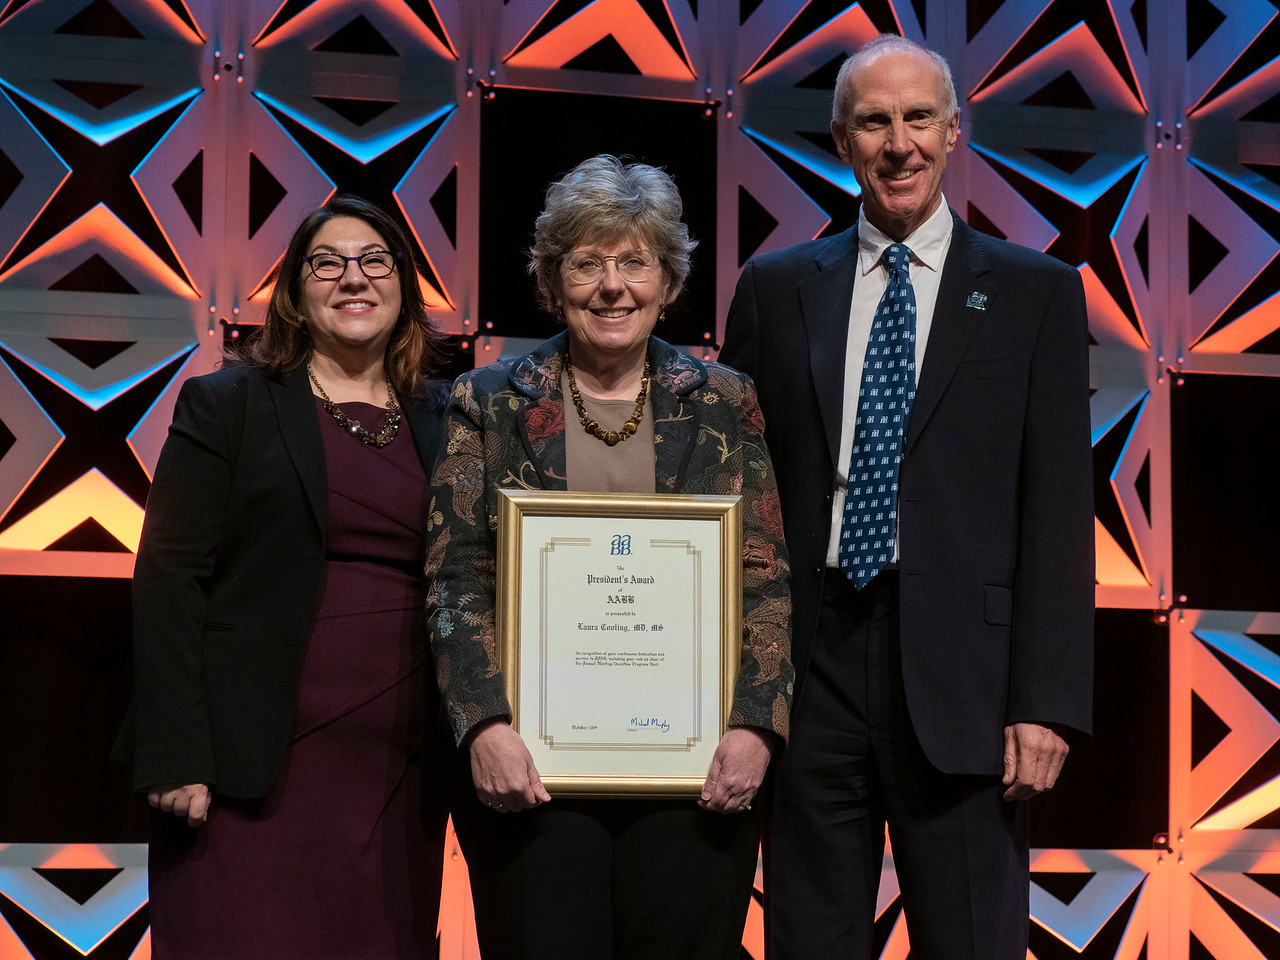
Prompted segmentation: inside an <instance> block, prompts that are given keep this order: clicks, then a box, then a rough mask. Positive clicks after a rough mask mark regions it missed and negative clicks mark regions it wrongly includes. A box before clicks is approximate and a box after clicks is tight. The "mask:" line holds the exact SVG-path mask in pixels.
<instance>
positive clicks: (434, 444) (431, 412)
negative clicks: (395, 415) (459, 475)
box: [400, 397, 444, 478]
mask: <svg viewBox="0 0 1280 960" xmlns="http://www.w3.org/2000/svg"><path fill="white" fill-rule="evenodd" d="M400 409H401V410H403V411H404V419H405V421H406V422H407V423H408V424H409V430H410V431H411V432H412V434H413V445H414V448H415V449H416V450H417V451H418V459H419V460H421V461H422V469H424V470H425V471H426V472H427V477H428V478H430V476H431V471H432V470H434V469H435V465H436V457H437V456H438V455H439V453H440V445H441V443H443V442H444V418H443V417H440V416H437V415H436V414H435V408H434V404H433V402H432V400H431V398H430V397H418V398H410V399H409V400H405V401H402V402H401V404H400Z"/></svg>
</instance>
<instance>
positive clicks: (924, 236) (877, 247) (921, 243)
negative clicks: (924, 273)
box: [858, 197, 952, 277]
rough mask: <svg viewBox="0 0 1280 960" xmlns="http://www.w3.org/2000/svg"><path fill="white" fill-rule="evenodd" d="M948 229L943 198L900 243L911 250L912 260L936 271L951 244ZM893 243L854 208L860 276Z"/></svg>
mask: <svg viewBox="0 0 1280 960" xmlns="http://www.w3.org/2000/svg"><path fill="white" fill-rule="evenodd" d="M951 228H952V221H951V208H950V207H948V206H947V198H946V197H943V198H942V202H941V203H940V204H938V209H937V210H935V211H934V212H933V215H932V216H931V217H929V219H928V220H926V221H925V222H924V223H922V224H920V226H918V227H917V228H916V229H915V231H914V232H913V233H912V234H911V235H910V236H909V237H907V239H906V240H904V241H902V242H903V243H905V244H906V245H907V246H908V247H909V248H910V249H911V257H912V259H913V260H914V261H915V262H916V263H919V264H922V265H923V266H925V267H928V268H929V269H930V270H932V271H934V272H935V273H938V272H940V271H941V270H942V263H943V261H944V260H945V259H946V256H947V248H948V247H949V246H950V244H951ZM894 242H895V241H893V240H891V239H890V238H889V237H888V236H886V235H885V234H884V233H883V232H882V231H881V230H880V229H879V228H878V227H876V226H874V225H873V224H872V223H871V221H869V220H868V219H867V217H866V214H865V212H864V211H863V210H859V211H858V270H859V273H861V274H862V276H864V277H865V276H866V275H867V274H868V273H870V272H871V271H872V270H874V269H876V267H877V266H879V264H880V259H881V258H882V257H883V256H884V251H885V249H886V248H888V247H889V246H891V245H892V244H893V243H894Z"/></svg>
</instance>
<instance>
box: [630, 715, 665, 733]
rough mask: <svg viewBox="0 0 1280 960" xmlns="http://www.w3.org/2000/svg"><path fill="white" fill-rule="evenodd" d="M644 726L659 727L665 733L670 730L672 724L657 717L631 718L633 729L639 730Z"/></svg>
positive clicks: (631, 727)
mask: <svg viewBox="0 0 1280 960" xmlns="http://www.w3.org/2000/svg"><path fill="white" fill-rule="evenodd" d="M643 727H649V728H650V729H658V730H661V731H662V732H663V733H666V732H667V731H668V730H670V729H671V724H670V723H668V722H667V721H666V720H659V719H658V718H657V717H632V718H631V726H630V729H631V730H639V729H641V728H643Z"/></svg>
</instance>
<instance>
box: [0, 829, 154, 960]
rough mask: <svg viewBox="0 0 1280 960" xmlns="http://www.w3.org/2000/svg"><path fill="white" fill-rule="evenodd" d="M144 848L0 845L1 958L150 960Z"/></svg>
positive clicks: (124, 846) (112, 845)
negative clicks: (66, 956) (66, 953)
mask: <svg viewBox="0 0 1280 960" xmlns="http://www.w3.org/2000/svg"><path fill="white" fill-rule="evenodd" d="M146 903H147V848H146V846H145V845H144V844H6V845H3V846H0V956H3V957H5V958H6V960H8V958H12V960H28V958H30V960H39V958H42V957H53V956H63V955H64V953H63V951H65V950H66V948H67V947H68V946H69V947H70V948H71V949H72V950H73V951H74V953H73V954H69V955H72V956H85V957H91V958H99V957H100V958H103V960H106V958H108V957H126V958H127V957H140V956H150V954H151V950H150V941H149V938H148V936H147V910H146Z"/></svg>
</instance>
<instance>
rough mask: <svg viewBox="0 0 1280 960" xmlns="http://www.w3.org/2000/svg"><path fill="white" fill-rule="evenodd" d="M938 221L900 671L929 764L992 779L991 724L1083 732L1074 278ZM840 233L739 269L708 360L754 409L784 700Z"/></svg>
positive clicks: (846, 248)
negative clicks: (784, 632)
mask: <svg viewBox="0 0 1280 960" xmlns="http://www.w3.org/2000/svg"><path fill="white" fill-rule="evenodd" d="M952 216H953V220H954V233H953V235H952V239H951V248H950V251H949V253H948V256H947V260H946V264H945V265H944V268H943V271H942V278H941V286H940V289H939V291H938V299H937V303H936V306H935V308H934V315H933V323H932V327H931V330H930V333H929V341H928V344H927V346H926V351H925V355H924V362H923V366H922V368H921V370H920V371H919V377H918V384H917V390H916V397H915V401H914V404H913V407H912V410H911V415H910V421H909V424H908V429H907V434H906V438H905V440H904V447H903V459H902V464H901V468H900V476H899V488H898V489H899V520H898V529H899V556H900V564H899V565H900V570H901V577H900V588H899V589H900V596H899V606H900V618H901V642H902V659H903V664H902V668H903V676H904V682H905V685H906V696H907V702H908V708H909V710H910V714H911V719H912V723H913V726H914V727H915V729H916V734H917V736H918V737H919V740H920V743H921V745H922V746H923V748H924V751H925V754H926V755H927V756H928V758H929V759H930V761H931V762H932V763H933V764H934V766H936V767H937V768H938V769H940V770H942V771H944V772H947V773H965V774H999V773H1000V772H1001V771H1002V758H1003V743H1004V740H1003V730H1004V727H1005V726H1006V725H1007V724H1011V723H1016V722H1022V721H1030V722H1037V723H1042V724H1059V725H1062V726H1065V727H1068V728H1072V729H1074V730H1076V731H1081V732H1088V731H1089V729H1090V725H1091V712H1092V698H1091V694H1092V674H1093V669H1092V665H1093V657H1092V654H1093V607H1094V566H1093V537H1094V533H1093V519H1092V518H1093V499H1092V458H1091V452H1090V439H1089V407H1088V399H1089V371H1088V329H1087V318H1086V311H1085V300H1084V288H1083V285H1082V283H1081V280H1080V275H1079V273H1078V271H1076V270H1074V269H1072V268H1071V267H1069V266H1067V265H1065V264H1063V263H1061V262H1060V261H1058V260H1055V259H1053V258H1052V257H1049V256H1046V255H1044V254H1041V253H1037V252H1035V251H1032V250H1028V249H1026V248H1023V247H1019V246H1016V245H1014V244H1011V243H1006V242H1003V241H1000V240H996V239H994V238H992V237H989V236H986V235H984V234H980V233H978V232H976V231H974V230H972V229H970V228H969V227H968V226H966V225H965V223H964V222H963V221H961V220H960V219H959V218H958V217H956V216H955V214H954V212H953V214H952ZM856 230H857V228H856V226H855V227H853V228H851V229H850V230H847V231H845V232H844V233H841V234H839V235H837V236H833V237H828V238H823V239H819V240H813V241H810V242H808V243H803V244H799V245H797V246H794V247H790V248H788V249H785V250H780V251H776V252H773V253H768V254H765V255H762V256H760V257H757V258H755V259H753V260H751V261H750V262H748V263H747V265H746V267H745V268H744V270H743V273H742V276H741V278H740V280H739V282H738V288H737V291H736V293H735V295H734V299H733V303H732V305H731V307H730V310H729V321H728V328H727V332H726V336H725V344H724V348H723V349H722V350H721V352H720V357H719V359H720V361H721V362H723V363H726V364H728V365H729V366H732V367H737V368H738V369H740V370H742V371H743V372H745V373H747V374H749V375H750V376H751V377H752V379H754V380H755V383H756V386H757V388H758V390H759V394H760V401H761V407H762V409H763V411H764V415H765V423H766V439H767V441H768V445H769V450H770V452H771V454H772V456H773V461H774V466H775V469H776V471H777V476H778V489H779V493H780V495H781V498H782V515H783V524H784V527H785V533H786V540H787V548H788V550H789V551H790V554H791V565H792V605H793V610H794V621H793V622H794V629H793V641H792V644H793V660H794V661H795V665H796V670H797V688H796V701H797V702H799V700H800V698H802V697H803V695H804V674H805V669H806V667H807V665H808V659H809V653H810V650H811V649H812V644H813V642H814V633H815V629H816V624H817V618H818V609H819V604H820V603H821V598H822V583H823V570H824V567H825V564H826V553H827V544H828V540H829V537H830V532H831V499H832V491H833V488H834V483H835V479H834V478H835V474H836V468H837V464H836V459H837V457H838V455H839V446H840V427H841V417H842V410H841V407H842V403H843V390H844V372H845V371H844V358H845V346H846V341H847V338H848V325H849V308H850V303H851V298H852V295H853V285H854V283H855V275H856V267H857V251H858V244H857V233H856Z"/></svg>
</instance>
